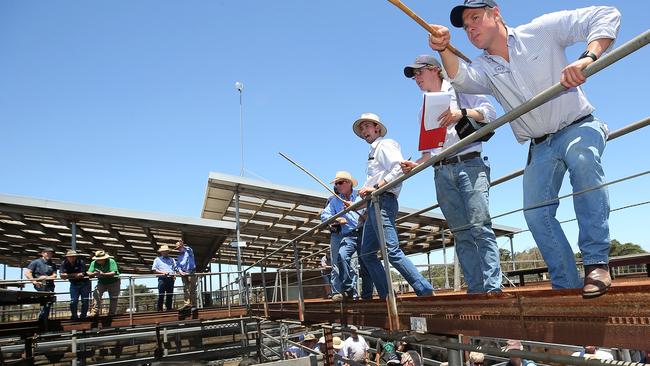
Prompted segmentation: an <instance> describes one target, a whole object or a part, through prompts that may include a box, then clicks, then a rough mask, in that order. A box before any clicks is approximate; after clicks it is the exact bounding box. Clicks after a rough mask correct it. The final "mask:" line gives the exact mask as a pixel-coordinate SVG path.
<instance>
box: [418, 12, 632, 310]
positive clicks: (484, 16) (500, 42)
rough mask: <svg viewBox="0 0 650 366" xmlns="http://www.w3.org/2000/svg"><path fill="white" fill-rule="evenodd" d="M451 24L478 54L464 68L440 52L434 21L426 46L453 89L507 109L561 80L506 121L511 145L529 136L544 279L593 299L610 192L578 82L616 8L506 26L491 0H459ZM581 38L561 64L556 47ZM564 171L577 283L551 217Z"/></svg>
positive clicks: (610, 33) (607, 39) (529, 175)
mask: <svg viewBox="0 0 650 366" xmlns="http://www.w3.org/2000/svg"><path fill="white" fill-rule="evenodd" d="M450 18H451V23H452V24H453V25H454V26H455V27H458V28H464V30H465V32H466V34H467V37H468V38H469V40H470V42H471V43H472V44H473V45H474V46H476V47H477V48H480V49H482V50H484V52H483V54H481V55H480V56H478V57H477V58H476V60H475V61H474V62H473V63H472V64H467V63H465V62H461V61H460V60H459V58H458V57H457V56H456V55H454V54H453V53H452V52H451V51H449V50H448V49H447V46H448V45H449V43H450V38H451V36H450V33H449V29H447V28H446V27H444V26H440V25H434V26H433V28H434V29H435V30H436V31H437V34H436V35H435V36H433V35H432V36H430V37H429V46H430V47H431V48H432V49H433V50H436V51H438V52H439V53H440V57H441V59H442V61H443V64H444V66H445V70H446V72H447V75H448V76H449V78H450V80H451V82H452V85H453V86H454V88H456V89H457V90H458V91H460V92H462V93H470V94H492V95H493V96H494V97H495V98H496V99H497V100H498V101H499V103H501V105H502V106H503V108H504V109H505V110H506V111H510V110H512V109H513V108H515V107H517V106H519V105H521V104H522V103H524V102H526V101H527V100H529V99H531V98H532V97H533V96H535V95H537V94H538V93H540V92H541V91H543V90H545V89H547V88H549V87H551V86H552V85H554V84H556V83H558V82H561V83H562V85H564V86H565V87H566V88H567V90H566V91H565V92H563V93H561V94H559V95H558V96H556V97H555V98H553V99H552V100H551V101H549V102H548V103H546V104H544V105H542V106H540V107H538V108H536V109H534V110H532V111H530V112H528V113H526V114H524V115H523V116H521V117H520V118H518V119H516V120H514V121H513V122H511V123H510V127H511V128H512V131H513V133H514V135H515V137H516V138H517V140H518V141H519V142H520V143H524V142H526V141H530V148H529V156H528V163H527V166H526V169H525V170H524V178H523V180H524V182H523V183H524V187H523V188H524V189H523V190H524V205H523V206H524V209H525V210H524V216H525V218H526V222H527V224H528V227H529V229H530V231H531V233H532V235H533V238H534V239H535V242H536V243H537V246H538V247H539V249H540V251H541V252H542V255H543V256H544V260H545V261H546V264H547V265H548V268H549V274H550V275H551V285H552V286H553V288H580V287H582V295H583V297H584V298H594V297H598V296H600V295H602V294H604V293H606V292H607V290H608V288H609V287H610V285H611V278H610V275H609V270H608V260H609V249H610V240H609V224H608V219H609V197H608V193H607V189H606V188H605V187H602V186H601V185H602V184H603V183H604V182H605V174H604V173H603V168H602V165H601V161H600V159H601V155H602V154H603V151H604V149H605V141H607V134H608V129H607V125H605V124H604V123H603V122H601V121H600V120H598V119H597V118H596V117H594V116H593V115H592V114H591V113H592V112H593V110H594V107H593V106H592V105H591V104H590V103H589V101H588V100H587V98H586V97H585V94H584V92H583V91H582V89H581V88H580V85H581V84H582V83H584V82H585V80H586V78H585V76H584V75H583V73H582V70H583V69H584V68H585V67H587V66H588V65H589V64H591V63H593V62H595V61H596V60H597V59H598V58H599V57H600V56H601V55H602V54H603V53H604V52H605V51H606V50H607V49H608V48H609V47H610V46H611V45H612V43H613V41H614V39H615V38H616V35H617V33H618V29H619V26H620V13H619V12H618V10H616V9H615V8H612V7H608V6H592V7H588V8H582V9H576V10H568V11H561V12H556V13H551V14H545V15H543V16H541V17H539V18H536V19H534V20H533V21H532V22H530V23H528V24H524V25H521V26H518V27H515V28H511V27H509V26H507V25H506V24H505V22H504V20H503V18H502V16H501V10H500V8H499V7H498V6H497V4H496V3H495V2H494V1H493V0H465V2H464V4H463V5H459V6H456V7H455V8H454V9H453V10H452V11H451V16H450ZM576 42H586V43H587V49H586V50H585V52H584V53H583V54H582V55H581V56H580V57H579V58H578V60H577V61H574V62H571V63H569V62H568V61H567V58H566V55H565V49H566V48H567V47H569V46H571V45H573V44H574V43H576ZM567 171H568V172H569V176H570V178H571V185H572V187H573V192H574V193H577V192H581V191H584V190H588V191H587V192H584V193H579V194H577V195H575V196H574V198H573V203H574V208H575V212H576V218H577V221H578V227H579V237H578V246H579V248H580V251H581V252H582V258H583V263H584V268H585V278H584V281H581V280H580V277H579V275H578V271H577V268H576V264H575V259H574V255H573V251H572V250H571V246H570V244H569V241H568V240H567V238H566V236H565V234H564V232H563V230H562V227H561V226H560V223H559V221H558V220H557V219H556V218H555V214H556V211H557V207H558V205H559V202H558V192H559V190H560V187H561V185H562V180H563V178H564V175H565V174H566V172H567Z"/></svg>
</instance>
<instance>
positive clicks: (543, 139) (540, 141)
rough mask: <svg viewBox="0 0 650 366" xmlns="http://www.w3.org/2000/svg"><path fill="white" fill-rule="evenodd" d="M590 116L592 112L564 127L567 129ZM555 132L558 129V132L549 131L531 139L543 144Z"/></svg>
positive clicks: (536, 143) (535, 142) (537, 143)
mask: <svg viewBox="0 0 650 366" xmlns="http://www.w3.org/2000/svg"><path fill="white" fill-rule="evenodd" d="M589 117H592V115H591V113H589V114H588V115H586V116H584V117H580V118H578V119H577V120H575V121H573V122H571V123H569V124H568V125H566V126H564V127H562V129H565V128H567V127H569V126H571V125H575V124H576V123H580V122H582V121H584V120H586V119H587V118H589ZM555 133H557V131H556V132H553V133H547V134H546V135H544V136H541V137H535V138H532V139H530V140H531V141H532V142H533V144H535V145H539V144H541V143H542V142H544V141H546V139H547V138H549V136H551V135H553V134H555Z"/></svg>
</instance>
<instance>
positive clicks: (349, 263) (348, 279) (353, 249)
mask: <svg viewBox="0 0 650 366" xmlns="http://www.w3.org/2000/svg"><path fill="white" fill-rule="evenodd" d="M361 238H362V234H361V230H354V231H351V232H349V233H347V234H345V235H344V236H343V238H342V240H341V244H340V246H339V264H338V268H339V278H340V280H341V292H351V293H352V294H353V295H355V296H356V295H358V293H357V286H356V285H357V281H358V280H359V275H361V286H362V289H361V298H362V299H372V289H373V284H372V279H370V276H369V275H368V271H367V270H366V269H365V265H364V264H363V262H360V263H359V264H360V265H361V266H362V267H364V268H363V269H360V270H359V272H360V273H359V275H357V271H356V269H355V268H356V265H355V263H354V262H355V261H353V258H352V256H353V255H354V253H357V252H358V251H359V247H360V245H361Z"/></svg>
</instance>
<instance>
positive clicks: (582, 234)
mask: <svg viewBox="0 0 650 366" xmlns="http://www.w3.org/2000/svg"><path fill="white" fill-rule="evenodd" d="M606 131H607V126H606V125H605V124H604V123H602V122H601V121H600V120H598V119H597V118H594V117H590V118H587V119H585V120H584V121H582V122H580V123H576V124H573V125H569V126H567V127H565V128H563V129H561V130H560V131H558V132H557V133H555V134H553V135H552V136H549V137H548V138H547V139H546V140H544V141H543V142H542V143H540V144H538V145H535V144H534V143H531V146H530V152H529V154H530V156H529V163H528V165H527V166H526V169H525V170H524V182H523V184H524V208H527V207H531V206H535V205H540V204H542V202H547V201H549V200H550V201H551V202H550V203H544V204H543V206H541V207H536V208H530V209H526V210H525V211H524V216H525V217H526V223H527V224H528V228H529V229H530V232H531V234H532V235H533V238H534V239H535V242H536V243H537V246H538V247H539V250H540V252H541V253H542V256H543V257H544V260H545V261H546V264H547V266H548V271H549V275H550V276H551V285H552V286H553V288H577V287H582V283H581V281H580V277H579V275H578V270H577V268H576V262H575V257H574V254H573V250H571V245H570V244H569V241H568V240H567V238H566V236H565V234H564V231H562V227H561V226H560V223H559V222H558V220H557V219H556V218H555V214H556V212H557V208H558V206H559V201H558V200H557V198H558V192H559V191H560V187H561V186H562V180H563V179H564V175H565V173H566V172H567V170H568V171H569V178H570V181H571V186H572V187H573V192H574V193H575V192H578V191H582V190H585V189H588V188H592V187H594V186H598V185H600V184H603V183H605V174H604V173H603V167H602V166H601V163H600V156H601V155H602V154H603V151H604V150H605V141H606V140H607V132H606ZM573 206H574V209H575V213H576V218H577V221H578V229H579V234H578V247H579V248H580V251H581V252H582V260H583V263H584V264H585V265H593V264H607V262H608V259H609V247H610V243H609V224H608V219H609V195H608V193H607V188H605V187H602V188H598V189H595V190H591V191H588V192H586V193H581V194H578V195H576V196H574V197H573Z"/></svg>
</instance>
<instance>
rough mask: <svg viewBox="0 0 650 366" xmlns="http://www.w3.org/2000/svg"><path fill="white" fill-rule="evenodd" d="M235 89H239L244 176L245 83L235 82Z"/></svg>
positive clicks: (242, 172) (240, 140) (241, 172)
mask: <svg viewBox="0 0 650 366" xmlns="http://www.w3.org/2000/svg"><path fill="white" fill-rule="evenodd" d="M235 89H237V90H238V91H239V145H240V148H241V170H240V171H239V175H240V176H242V177H243V176H244V107H243V104H242V95H243V91H244V84H243V83H242V82H240V81H238V82H236V83H235Z"/></svg>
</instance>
